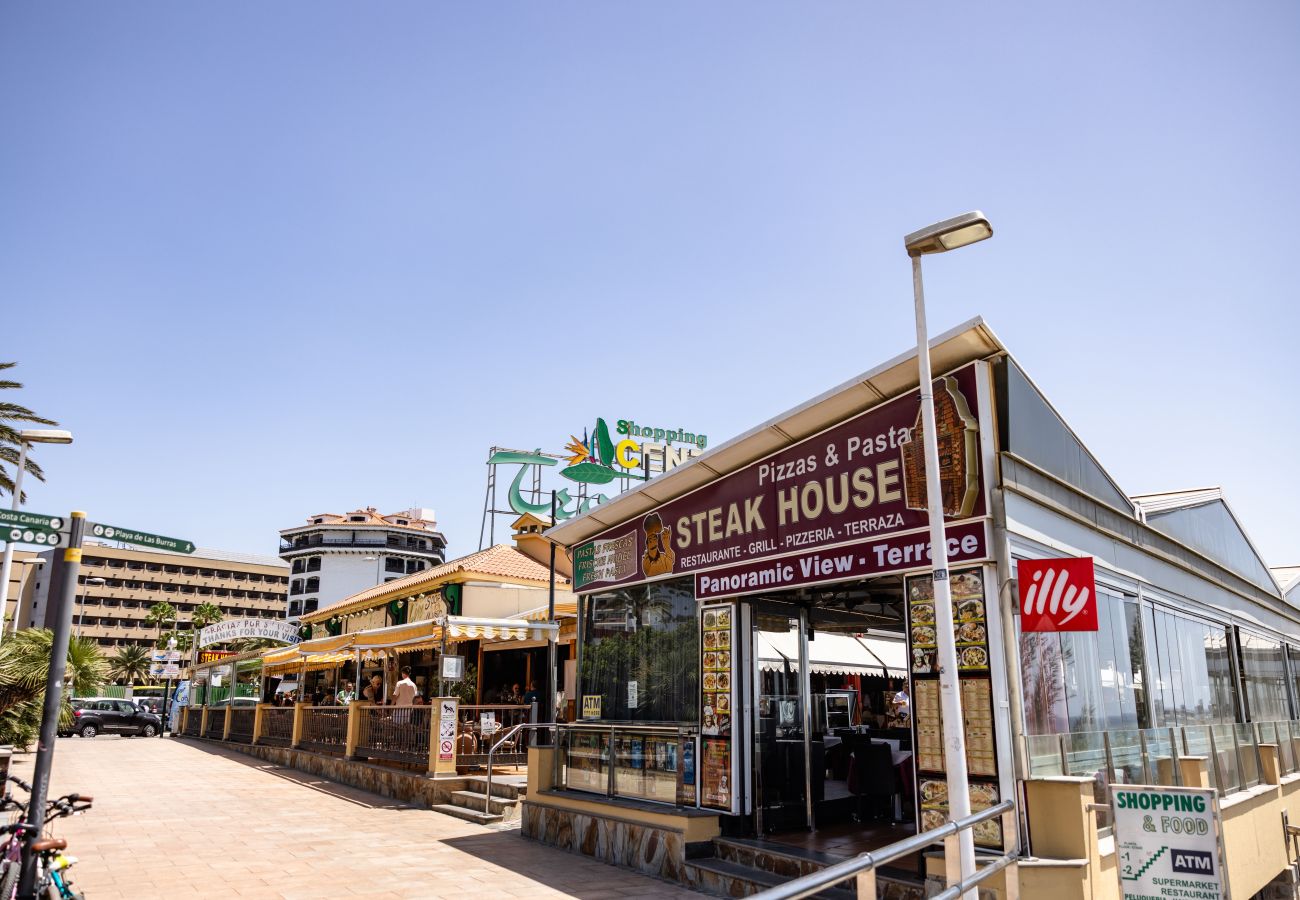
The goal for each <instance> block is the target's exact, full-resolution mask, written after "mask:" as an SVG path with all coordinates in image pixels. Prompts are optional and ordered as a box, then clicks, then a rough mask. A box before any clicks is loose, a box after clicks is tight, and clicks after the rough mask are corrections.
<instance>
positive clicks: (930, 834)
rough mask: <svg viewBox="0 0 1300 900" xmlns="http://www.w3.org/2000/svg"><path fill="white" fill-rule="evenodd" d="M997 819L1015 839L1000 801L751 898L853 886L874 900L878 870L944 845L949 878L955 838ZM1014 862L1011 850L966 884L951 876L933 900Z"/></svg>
mask: <svg viewBox="0 0 1300 900" xmlns="http://www.w3.org/2000/svg"><path fill="white" fill-rule="evenodd" d="M998 818H1000V819H1001V820H1002V822H1001V826H1002V833H1003V834H1004V835H1008V836H1013V835H1015V834H1017V826H1016V805H1015V803H1013V802H1012V801H1010V800H1003V801H1002V802H1001V803H997V804H994V805H993V806H990V807H989V808H988V809H985V810H981V811H980V812H977V813H974V814H973V815H969V816H967V817H965V818H964V819H958V820H957V821H955V822H945V823H944V824H943V825H940V826H939V827H938V828H932V829H931V830H929V831H923V832H921V833H920V834H917V835H913V836H912V837H909V838H904V839H903V840H901V841H898V842H897V843H894V844H890V845H889V846H888V847H882V848H881V849H879V850H872V851H871V852H870V853H861V854H859V855H857V856H855V857H853V858H852V859H846V860H845V861H844V862H841V863H836V864H835V865H833V866H827V867H826V868H824V869H819V870H818V871H816V872H811V873H809V874H807V875H804V876H802V877H799V878H795V879H793V880H791V881H787V882H785V883H784V884H782V885H778V886H777V887H774V888H769V889H768V890H766V891H759V892H758V893H757V894H753V895H752V896H754V897H756V898H762V900H799V898H801V897H811V896H813V895H814V894H818V893H820V892H822V891H824V890H826V889H828V888H831V887H834V886H835V885H838V884H842V883H843V882H846V881H851V884H849V885H848V887H849V888H850V889H854V890H855V891H856V894H857V896H858V897H861V898H868V897H870V898H874V897H875V896H876V869H878V868H879V867H881V866H883V865H886V864H887V863H891V862H893V861H894V860H896V859H901V858H902V857H904V856H910V855H911V854H913V853H919V852H920V851H922V850H924V849H925V848H927V847H930V846H932V845H934V844H938V843H942V844H943V845H944V860H945V862H946V863H947V865H948V867H949V871H950V872H953V863H954V862H955V861H956V859H957V858H958V856H959V853H958V844H957V842H958V840H959V837H958V835H960V834H961V833H962V832H963V831H971V830H973V829H974V828H975V826H977V825H979V824H980V823H982V822H987V821H990V820H991V819H998ZM1018 859H1019V852H1018V851H1017V850H1016V849H1015V845H1014V844H1013V845H1012V848H1011V849H1010V850H1008V851H1006V852H1004V853H1003V855H1001V856H999V857H998V858H997V859H994V860H993V861H991V862H988V863H985V864H984V865H983V867H982V868H980V870H979V871H978V872H974V873H972V874H971V875H969V876H968V877H967V878H965V879H964V880H960V881H959V880H958V877H957V876H956V874H955V872H954V873H953V874H950V876H949V879H948V880H949V882H950V883H949V886H948V887H947V889H945V890H943V891H941V892H940V893H938V894H934V895H933V900H956V898H958V897H961V896H962V895H964V894H965V893H966V892H967V891H970V890H972V889H973V888H975V887H976V886H977V885H979V884H981V883H982V882H983V881H985V880H986V879H988V878H990V877H991V876H993V875H994V874H996V873H998V872H1000V871H1002V870H1003V869H1005V868H1006V867H1007V866H1009V865H1011V864H1012V863H1015V862H1016V861H1017V860H1018ZM1008 881H1009V882H1010V881H1011V879H1008Z"/></svg>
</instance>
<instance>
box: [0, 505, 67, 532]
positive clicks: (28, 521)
mask: <svg viewBox="0 0 1300 900" xmlns="http://www.w3.org/2000/svg"><path fill="white" fill-rule="evenodd" d="M62 527H63V519H61V518H60V517H58V516H45V515H41V514H40V513H33V512H26V511H25V510H21V509H0V528H22V529H28V528H32V529H39V530H41V531H58V530H59V529H60V528H62Z"/></svg>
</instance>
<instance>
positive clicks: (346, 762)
mask: <svg viewBox="0 0 1300 900" xmlns="http://www.w3.org/2000/svg"><path fill="white" fill-rule="evenodd" d="M178 740H184V741H190V740H193V739H192V738H189V737H184V738H178ZM201 743H205V744H207V743H211V744H217V745H218V746H220V747H222V748H223V749H226V750H234V751H236V752H239V753H244V754H247V755H249V756H255V757H257V758H258V759H264V760H266V761H267V762H270V763H275V764H276V765H278V766H285V767H287V768H290V769H297V770H298V771H300V772H307V773H308V774H311V775H320V776H321V777H323V778H328V779H329V780H330V781H337V782H339V783H341V784H346V785H350V786H351V787H355V788H360V789H361V790H363V791H370V792H371V793H374V794H380V795H382V796H384V797H392V798H393V799H394V800H400V801H402V802H404V803H419V804H424V805H426V806H437V805H439V804H442V803H450V802H451V792H452V791H460V790H464V789H465V781H464V779H462V778H438V779H434V778H432V777H430V776H428V775H425V774H421V773H416V772H403V771H401V770H400V769H393V768H389V767H387V766H376V765H372V764H371V763H367V762H363V761H361V760H356V759H344V758H343V757H341V756H327V755H325V754H323V753H310V752H308V751H306V750H291V749H289V748H288V747H270V746H265V745H262V744H233V743H226V742H224V741H207V740H203V741H201Z"/></svg>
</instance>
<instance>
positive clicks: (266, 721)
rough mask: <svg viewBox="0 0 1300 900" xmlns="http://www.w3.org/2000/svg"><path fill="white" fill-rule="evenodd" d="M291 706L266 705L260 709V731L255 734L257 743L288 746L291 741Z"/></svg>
mask: <svg viewBox="0 0 1300 900" xmlns="http://www.w3.org/2000/svg"><path fill="white" fill-rule="evenodd" d="M293 714H294V709H293V707H292V706H268V707H265V708H263V710H262V731H261V733H260V734H259V735H258V736H257V742H258V743H259V744H270V745H271V746H273V747H288V746H289V745H290V744H291V743H293Z"/></svg>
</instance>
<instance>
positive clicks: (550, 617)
mask: <svg viewBox="0 0 1300 900" xmlns="http://www.w3.org/2000/svg"><path fill="white" fill-rule="evenodd" d="M555 513H556V498H555V491H551V526H552V527H554V526H555ZM546 621H547V622H554V621H555V541H554V540H552V541H551V584H550V597H549V599H548V606H547V615H546ZM547 637H548V640H547V641H546V696H547V703H546V709H547V713H546V719H545V721H547V722H550V723H551V724H554V723H555V693H556V691H555V689H556V684H555V642H556V641H557V640H559V637H560V635H559V633H558V632H556V633H555V634H552V635H548V636H547Z"/></svg>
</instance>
